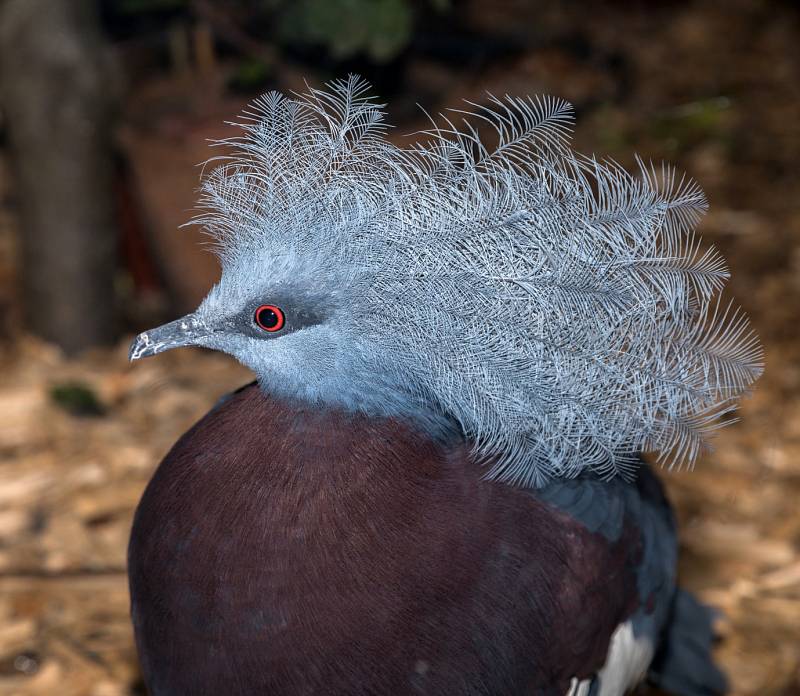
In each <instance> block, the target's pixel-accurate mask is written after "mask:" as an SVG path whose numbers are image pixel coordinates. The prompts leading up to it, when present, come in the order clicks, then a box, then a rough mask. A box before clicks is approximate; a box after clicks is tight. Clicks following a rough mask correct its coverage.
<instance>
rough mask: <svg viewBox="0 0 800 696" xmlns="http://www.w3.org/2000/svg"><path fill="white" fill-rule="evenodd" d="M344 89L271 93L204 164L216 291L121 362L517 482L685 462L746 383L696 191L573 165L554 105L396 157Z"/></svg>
mask: <svg viewBox="0 0 800 696" xmlns="http://www.w3.org/2000/svg"><path fill="white" fill-rule="evenodd" d="M366 89H367V86H366V85H365V84H364V83H363V82H362V81H360V80H359V79H358V78H352V77H351V78H349V79H347V80H344V81H339V82H334V83H332V84H330V85H329V86H328V90H327V91H322V90H314V89H312V90H310V91H309V92H308V94H305V95H295V96H292V97H284V96H282V95H280V94H277V93H270V94H268V95H265V96H264V97H263V98H261V99H259V100H257V101H256V102H255V103H254V104H253V106H252V108H251V110H250V111H248V112H245V114H244V115H243V117H242V120H241V122H240V124H239V126H240V127H241V129H242V135H241V136H240V137H237V138H233V139H229V140H225V141H221V142H219V143H216V145H218V146H219V147H221V148H223V149H224V150H225V153H224V154H223V155H221V156H220V157H219V158H216V160H215V161H217V162H218V166H217V167H216V168H215V169H214V170H213V171H212V172H211V174H210V175H208V177H206V178H205V180H204V183H203V185H202V197H201V201H200V208H201V211H202V212H201V213H200V214H199V215H198V217H197V218H196V220H195V222H197V223H199V224H201V225H203V226H204V228H205V229H206V230H207V232H208V233H209V234H210V235H211V237H212V239H213V240H214V248H215V250H216V251H217V252H218V255H219V258H220V261H221V265H222V275H221V279H220V281H219V283H218V284H217V285H216V286H215V287H214V288H212V290H211V292H210V293H209V294H208V296H207V297H206V298H205V300H204V301H203V303H202V304H201V305H200V307H198V309H197V310H196V311H195V312H194V313H192V314H190V315H188V316H186V317H184V318H182V319H179V320H177V321H175V322H172V323H171V324H167V325H166V326H163V327H160V328H158V329H154V330H152V331H148V332H145V333H143V334H141V335H140V336H139V337H137V339H136V340H135V342H134V344H133V346H132V348H131V358H132V359H136V358H139V357H143V356H145V355H153V354H156V353H159V352H161V351H163V350H166V349H169V348H172V347H176V346H181V345H198V346H204V347H207V348H213V349H216V350H221V351H224V352H226V353H229V354H230V355H232V356H234V357H235V358H236V359H238V360H239V361H241V362H242V363H243V364H244V365H246V366H248V367H249V368H250V369H252V370H253V371H254V372H255V373H256V375H257V377H258V380H259V383H260V385H261V387H262V388H263V389H264V390H265V391H267V392H269V393H274V394H277V395H281V396H286V397H291V398H298V399H302V400H305V401H308V402H311V403H314V404H319V405H322V406H325V405H331V406H336V407H344V408H347V409H351V410H357V411H364V412H366V413H369V414H375V415H381V416H383V415H390V416H394V415H399V416H408V417H413V418H416V419H419V420H421V421H423V423H425V424H427V425H428V426H429V427H430V428H431V429H436V428H437V427H441V424H442V423H443V422H451V423H456V424H457V426H458V427H459V428H460V429H461V430H462V431H463V434H464V435H465V436H466V437H467V438H468V439H469V440H470V441H471V442H472V443H474V448H475V455H476V456H477V457H480V458H484V459H485V460H486V461H487V462H490V467H489V469H488V470H487V473H488V475H489V476H493V477H497V478H500V479H503V480H508V481H513V482H516V483H520V484H526V485H531V484H533V485H538V484H541V483H543V482H544V481H546V480H548V479H549V478H552V477H554V476H575V475H577V474H579V473H580V472H582V471H584V470H594V471H597V472H600V473H601V474H603V475H608V476H610V475H613V474H615V473H617V472H620V471H624V470H625V467H626V465H627V464H628V463H629V462H631V461H632V460H633V459H634V458H635V456H636V455H638V453H640V452H642V451H654V452H658V453H659V454H660V456H661V457H662V459H663V460H664V461H666V462H668V463H669V464H671V465H680V464H684V463H688V464H691V463H693V462H694V460H695V458H696V457H697V455H698V453H699V452H700V450H701V449H702V447H703V446H704V443H705V439H706V435H707V433H708V432H709V431H711V430H713V429H715V428H716V427H718V426H719V425H720V424H721V423H723V422H724V421H722V420H721V416H722V415H723V414H725V413H727V412H728V411H730V410H732V409H733V408H735V405H736V401H737V399H738V397H739V396H740V395H741V394H742V393H743V392H745V391H746V390H747V389H748V387H749V386H750V385H751V384H752V382H753V381H754V380H755V379H756V378H757V377H758V375H759V374H760V372H761V370H762V353H761V348H760V345H759V343H758V339H757V338H756V337H755V335H754V334H753V333H752V331H751V330H750V329H749V326H748V322H747V319H746V317H744V315H743V314H741V313H740V312H739V311H738V310H734V309H732V307H731V306H730V305H727V304H722V303H721V301H720V300H719V293H720V291H721V290H722V287H723V285H724V283H725V281H726V280H727V278H728V273H727V270H726V269H725V265H724V262H723V260H722V259H721V257H720V256H719V255H718V254H717V253H716V252H715V251H714V250H713V249H710V250H707V251H704V252H703V251H701V250H700V247H699V242H698V241H697V240H696V238H695V237H694V233H693V230H694V228H695V226H696V224H697V222H698V220H699V218H700V216H701V214H702V213H703V211H704V210H705V207H706V204H705V199H704V197H703V194H702V192H701V191H700V190H699V189H698V187H697V186H696V185H695V184H694V183H693V182H691V181H688V180H686V179H683V178H680V179H679V178H677V177H676V176H675V173H674V172H673V170H671V169H670V168H667V167H661V168H659V169H656V168H654V167H652V166H645V165H644V164H643V163H640V166H639V172H638V173H637V175H632V174H630V173H628V172H627V171H625V170H623V169H622V168H620V167H619V166H618V165H616V164H614V163H611V162H600V161H597V160H596V159H594V158H589V157H584V156H581V155H579V154H576V153H575V152H573V151H572V150H571V149H570V147H569V132H570V128H571V123H572V116H571V107H570V106H569V104H567V103H565V102H563V101H560V100H557V99H553V98H537V99H530V98H525V99H521V98H512V97H506V98H504V99H496V98H494V97H489V98H488V104H489V105H488V106H481V105H476V104H470V106H471V107H472V109H473V110H474V115H473V118H472V119H469V118H465V119H463V122H462V125H461V126H460V127H457V126H456V125H455V124H454V123H453V122H452V121H451V120H450V119H447V118H445V119H444V123H443V125H438V126H437V125H434V127H433V128H432V129H431V130H429V131H426V132H425V133H424V134H423V137H422V138H421V141H420V142H419V143H416V144H413V145H410V146H406V147H401V146H398V145H395V144H393V143H391V142H390V141H389V140H387V138H386V135H385V126H384V123H383V117H384V113H383V111H382V107H381V105H378V104H375V103H374V102H373V101H372V100H371V99H370V98H368V97H367V96H365V92H366ZM457 113H459V114H465V113H466V112H457ZM479 127H481V128H483V127H486V128H487V129H489V130H490V131H492V132H493V133H494V136H493V138H494V141H495V142H494V146H493V147H489V146H487V145H485V144H484V143H483V141H482V139H481V133H480V132H479Z"/></svg>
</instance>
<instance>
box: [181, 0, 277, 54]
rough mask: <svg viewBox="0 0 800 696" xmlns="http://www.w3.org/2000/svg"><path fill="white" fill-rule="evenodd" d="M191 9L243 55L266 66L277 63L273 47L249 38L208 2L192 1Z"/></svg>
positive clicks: (224, 13) (222, 12)
mask: <svg viewBox="0 0 800 696" xmlns="http://www.w3.org/2000/svg"><path fill="white" fill-rule="evenodd" d="M192 8H193V9H194V12H195V14H196V15H197V16H198V17H199V18H201V19H203V20H204V21H206V22H208V24H209V25H210V26H211V27H212V28H213V29H214V31H215V32H216V34H217V35H218V36H219V37H220V38H222V39H224V40H225V41H227V42H228V43H229V44H231V45H232V46H234V47H235V48H237V49H238V50H239V51H241V52H242V53H243V54H244V55H246V56H249V57H250V58H254V59H255V60H259V61H262V62H263V63H265V64H266V65H275V64H276V63H277V62H278V52H277V51H276V50H275V48H274V47H273V46H270V45H268V44H264V43H262V42H260V41H258V40H256V39H254V38H252V37H251V36H249V35H248V34H247V32H246V31H244V29H242V28H241V27H240V26H239V25H238V24H236V22H235V21H234V20H233V19H231V17H230V15H229V14H228V13H226V12H225V11H224V10H220V9H219V8H218V7H216V6H215V5H214V3H212V2H210V0H192Z"/></svg>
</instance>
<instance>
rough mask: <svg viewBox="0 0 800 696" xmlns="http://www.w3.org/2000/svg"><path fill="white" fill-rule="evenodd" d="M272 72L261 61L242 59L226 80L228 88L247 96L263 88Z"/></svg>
mask: <svg viewBox="0 0 800 696" xmlns="http://www.w3.org/2000/svg"><path fill="white" fill-rule="evenodd" d="M272 72H273V71H272V68H271V67H270V66H269V65H267V64H266V63H265V62H264V61H262V60H257V59H247V58H243V59H242V60H240V61H239V63H238V64H237V66H236V70H235V71H234V73H233V74H232V75H231V77H230V79H229V80H228V86H229V87H230V88H231V89H233V90H236V91H239V92H244V93H246V94H247V93H250V92H252V91H253V90H256V89H260V88H261V87H263V86H264V84H266V82H267V81H268V80H269V78H270V77H271V76H272Z"/></svg>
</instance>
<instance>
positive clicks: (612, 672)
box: [566, 621, 654, 696]
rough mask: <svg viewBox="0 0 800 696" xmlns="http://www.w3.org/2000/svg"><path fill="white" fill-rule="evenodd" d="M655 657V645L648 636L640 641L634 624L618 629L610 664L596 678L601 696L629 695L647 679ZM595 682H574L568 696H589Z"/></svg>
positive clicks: (611, 644)
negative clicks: (646, 676) (630, 691)
mask: <svg viewBox="0 0 800 696" xmlns="http://www.w3.org/2000/svg"><path fill="white" fill-rule="evenodd" d="M653 653H654V649H653V643H652V642H651V641H650V640H649V639H648V638H647V637H646V636H639V637H638V638H637V637H636V636H635V635H634V632H633V624H632V623H631V622H630V621H627V622H625V623H623V624H620V625H619V626H617V630H615V631H614V634H613V635H612V636H611V643H610V648H609V650H608V656H607V657H606V662H605V664H604V665H603V667H602V669H601V670H600V671H599V672H598V673H597V677H595V679H597V680H598V681H599V682H600V690H599V691H598V692H597V696H623V694H626V693H628V691H629V690H630V689H632V688H633V687H635V686H637V685H638V684H639V683H640V682H641V681H642V680H643V679H644V677H645V674H647V668H648V667H649V666H650V662H651V661H652V660H653ZM592 681H593V680H591V679H584V680H583V681H578V679H577V678H573V679H572V682H571V684H570V688H569V691H568V692H567V694H566V696H588V694H589V689H590V688H591V686H592Z"/></svg>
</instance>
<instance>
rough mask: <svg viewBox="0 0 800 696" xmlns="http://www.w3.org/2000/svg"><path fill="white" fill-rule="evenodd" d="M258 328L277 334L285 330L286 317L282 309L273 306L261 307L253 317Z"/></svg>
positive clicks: (265, 305)
mask: <svg viewBox="0 0 800 696" xmlns="http://www.w3.org/2000/svg"><path fill="white" fill-rule="evenodd" d="M253 318H254V319H255V322H256V324H257V325H258V328H260V329H264V331H269V332H270V333H275V332H276V331H280V330H281V329H282V328H283V325H284V324H285V323H286V317H285V316H284V314H283V310H282V309H281V308H280V307H276V306H275V305H271V304H264V305H261V306H260V307H259V308H258V309H257V310H256V313H255V316H254V317H253Z"/></svg>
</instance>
